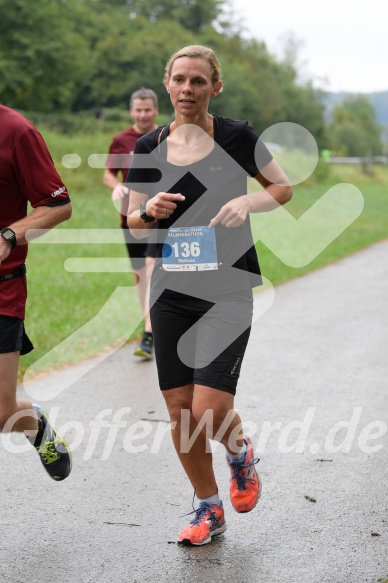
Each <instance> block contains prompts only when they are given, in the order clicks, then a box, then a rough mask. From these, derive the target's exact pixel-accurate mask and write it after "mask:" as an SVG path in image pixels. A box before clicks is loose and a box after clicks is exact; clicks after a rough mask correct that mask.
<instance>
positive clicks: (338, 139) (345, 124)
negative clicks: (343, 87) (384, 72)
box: [328, 95, 381, 156]
mask: <svg viewBox="0 0 388 583" xmlns="http://www.w3.org/2000/svg"><path fill="white" fill-rule="evenodd" d="M380 134H381V128H380V127H379V125H378V124H377V121H376V115H375V111H374V108H373V106H372V104H371V103H370V101H369V100H368V99H367V98H366V97H363V96H362V95H357V96H356V97H349V98H347V99H345V100H344V101H343V102H342V103H341V104H339V105H338V106H337V107H336V108H335V109H334V111H333V114H332V121H331V123H330V125H329V128H328V136H329V144H330V148H331V149H332V150H334V151H335V152H336V153H337V154H338V155H344V156H366V155H368V154H369V153H372V154H380V152H381V141H380Z"/></svg>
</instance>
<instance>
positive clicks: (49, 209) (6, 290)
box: [0, 105, 72, 481]
mask: <svg viewBox="0 0 388 583" xmlns="http://www.w3.org/2000/svg"><path fill="white" fill-rule="evenodd" d="M0 127H1V128H2V130H1V132H0V431H2V432H9V431H19V432H24V433H25V434H26V436H27V438H28V439H29V441H30V442H31V443H32V445H34V447H35V449H36V450H37V452H38V454H39V456H40V460H41V462H42V464H43V466H44V468H45V469H46V471H47V472H48V474H49V475H50V476H51V478H53V479H54V480H57V481H58V480H64V479H65V478H66V477H67V476H68V475H69V474H70V471H71V453H70V450H69V447H68V445H67V443H66V442H65V440H64V439H62V438H61V437H60V436H59V435H57V433H56V432H55V431H54V429H53V428H52V427H51V425H50V421H49V418H48V416H47V414H46V413H45V411H43V409H42V408H41V407H39V406H38V405H32V404H31V403H30V402H29V401H28V400H26V399H17V398H16V388H17V373H18V366H19V357H20V355H21V354H27V353H28V352H30V351H31V350H32V349H33V345H32V343H31V341H30V340H29V338H28V336H27V334H26V331H25V329H24V318H25V306H26V300H27V283H26V275H25V273H26V269H25V263H24V262H25V259H26V257H27V250H28V244H27V240H28V239H31V238H32V237H31V236H29V235H30V234H31V233H29V231H31V229H51V228H53V227H55V226H56V225H58V224H59V223H61V222H62V221H65V220H67V219H69V218H70V216H71V210H72V209H71V203H70V198H69V195H68V192H67V189H66V187H65V186H64V184H63V183H62V180H61V179H60V177H59V175H58V173H57V171H56V169H55V167H54V163H53V161H52V158H51V156H50V153H49V151H48V149H47V146H46V144H45V142H44V140H43V138H42V136H41V135H40V133H39V132H38V131H37V129H36V128H35V127H34V126H33V125H32V124H31V123H30V122H29V121H28V120H27V119H25V118H24V117H23V116H21V115H20V114H19V113H17V112H16V111H13V110H12V109H9V108H8V107H5V106H3V105H0ZM28 203H30V205H31V206H32V211H31V212H30V213H27V208H28ZM35 236H37V235H36V234H35Z"/></svg>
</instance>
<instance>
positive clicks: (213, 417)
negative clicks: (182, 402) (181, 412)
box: [193, 404, 235, 435]
mask: <svg viewBox="0 0 388 583" xmlns="http://www.w3.org/2000/svg"><path fill="white" fill-rule="evenodd" d="M234 414H235V411H234V410H233V409H232V410H231V409H229V407H226V406H222V405H217V406H212V407H211V406H210V404H209V405H208V406H207V405H198V404H196V405H195V406H194V407H193V416H194V418H195V420H196V422H197V423H204V424H206V426H207V428H208V434H209V435H215V434H216V433H217V431H218V430H219V429H220V427H221V426H222V425H223V424H224V425H228V426H229V424H230V422H231V420H232V418H233V416H234Z"/></svg>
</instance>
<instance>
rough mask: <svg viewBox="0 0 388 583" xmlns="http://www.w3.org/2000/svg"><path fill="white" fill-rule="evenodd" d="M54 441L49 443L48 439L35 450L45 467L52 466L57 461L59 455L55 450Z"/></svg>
mask: <svg viewBox="0 0 388 583" xmlns="http://www.w3.org/2000/svg"><path fill="white" fill-rule="evenodd" d="M55 443H57V442H56V441H50V440H49V439H48V438H47V439H46V441H45V442H44V443H42V444H41V445H39V446H38V447H37V448H36V449H37V450H38V453H39V455H40V456H41V457H42V458H43V460H44V463H45V464H46V465H48V464H52V463H53V462H56V461H57V460H58V459H59V454H58V452H57V450H56V449H55Z"/></svg>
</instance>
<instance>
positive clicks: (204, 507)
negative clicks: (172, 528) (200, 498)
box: [183, 502, 218, 526]
mask: <svg viewBox="0 0 388 583" xmlns="http://www.w3.org/2000/svg"><path fill="white" fill-rule="evenodd" d="M194 513H195V516H194V517H193V518H192V519H191V520H190V524H192V525H193V526H194V525H196V526H197V525H199V524H200V523H201V522H202V521H203V520H204V519H205V518H206V519H208V518H210V520H211V521H212V524H217V523H218V518H217V516H216V513H215V512H214V510H212V507H211V506H210V505H209V504H208V503H207V502H201V504H200V506H199V507H198V508H195V509H194V510H192V511H191V512H188V513H187V514H183V516H189V515H190V514H194ZM207 514H208V515H209V516H207Z"/></svg>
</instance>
